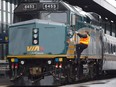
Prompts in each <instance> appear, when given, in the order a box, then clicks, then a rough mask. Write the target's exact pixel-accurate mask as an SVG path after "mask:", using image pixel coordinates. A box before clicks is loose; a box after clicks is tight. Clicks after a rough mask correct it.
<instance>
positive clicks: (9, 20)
mask: <svg viewBox="0 0 116 87" xmlns="http://www.w3.org/2000/svg"><path fill="white" fill-rule="evenodd" d="M10 20H11V19H10V13H8V24H10Z"/></svg>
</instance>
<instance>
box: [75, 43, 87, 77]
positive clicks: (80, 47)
mask: <svg viewBox="0 0 116 87" xmlns="http://www.w3.org/2000/svg"><path fill="white" fill-rule="evenodd" d="M87 47H88V45H85V44H77V45H76V52H77V58H75V63H77V64H78V68H77V76H78V78H79V79H80V77H81V75H82V73H83V69H82V65H81V63H80V56H81V53H82V52H83V50H84V49H86V48H87Z"/></svg>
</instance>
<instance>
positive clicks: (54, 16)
mask: <svg viewBox="0 0 116 87" xmlns="http://www.w3.org/2000/svg"><path fill="white" fill-rule="evenodd" d="M41 19H44V20H51V21H55V22H60V23H67V13H58V12H56V13H51V12H42V13H41Z"/></svg>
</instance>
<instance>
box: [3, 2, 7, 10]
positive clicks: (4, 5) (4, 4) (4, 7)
mask: <svg viewBox="0 0 116 87" xmlns="http://www.w3.org/2000/svg"><path fill="white" fill-rule="evenodd" d="M3 10H4V11H6V1H5V0H3Z"/></svg>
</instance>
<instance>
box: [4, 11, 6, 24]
mask: <svg viewBox="0 0 116 87" xmlns="http://www.w3.org/2000/svg"><path fill="white" fill-rule="evenodd" d="M3 22H4V23H6V12H3Z"/></svg>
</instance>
